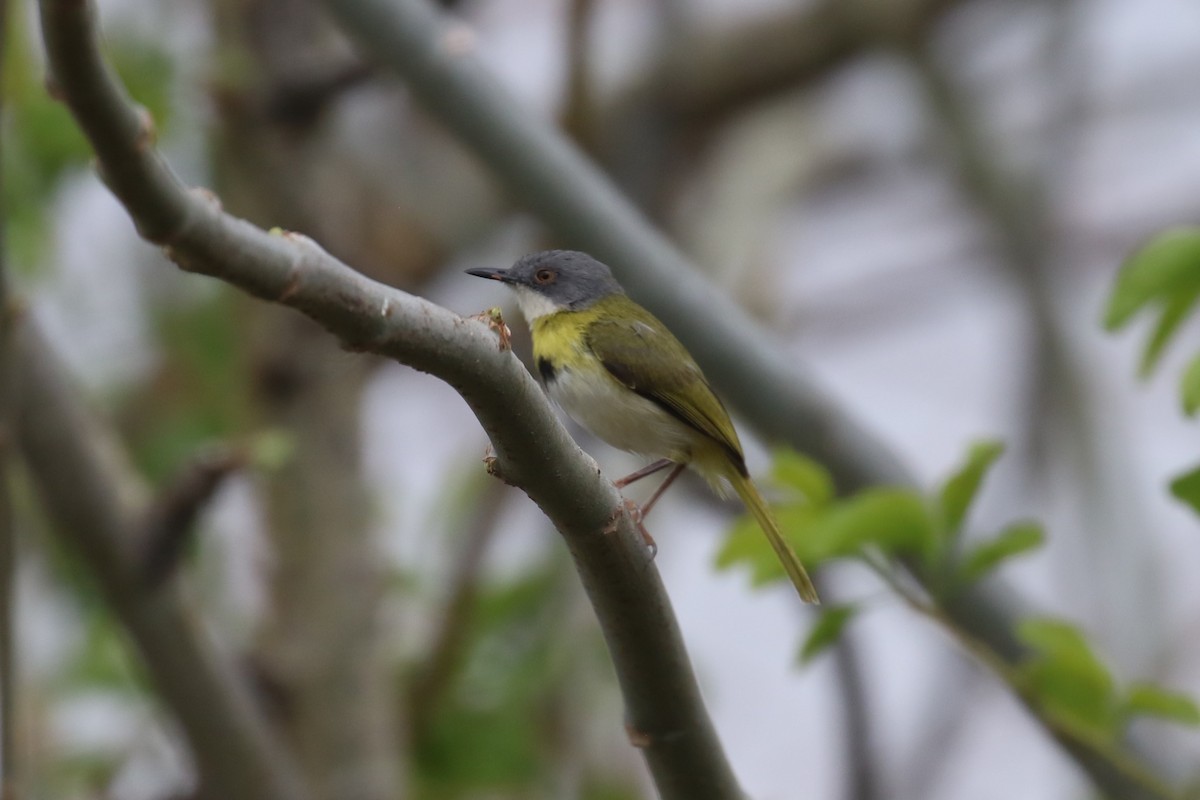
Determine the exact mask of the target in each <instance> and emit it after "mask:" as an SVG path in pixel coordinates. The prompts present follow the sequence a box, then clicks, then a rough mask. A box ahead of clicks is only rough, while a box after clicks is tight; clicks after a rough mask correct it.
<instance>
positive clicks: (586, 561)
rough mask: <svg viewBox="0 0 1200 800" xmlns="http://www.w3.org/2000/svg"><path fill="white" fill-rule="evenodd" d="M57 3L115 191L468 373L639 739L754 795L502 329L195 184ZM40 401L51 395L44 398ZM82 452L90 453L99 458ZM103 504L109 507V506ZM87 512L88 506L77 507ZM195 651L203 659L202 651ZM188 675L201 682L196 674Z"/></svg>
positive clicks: (77, 17) (176, 238)
mask: <svg viewBox="0 0 1200 800" xmlns="http://www.w3.org/2000/svg"><path fill="white" fill-rule="evenodd" d="M41 16H42V30H43V36H44V38H45V42H46V49H47V53H48V58H49V63H50V65H51V69H52V72H53V79H54V82H55V88H56V90H57V93H58V94H59V96H61V97H62V98H63V99H64V100H65V102H66V103H67V105H68V106H69V107H70V109H71V111H72V112H73V113H74V114H75V117H76V120H77V121H78V123H79V125H80V127H81V128H82V129H83V130H84V133H85V134H86V135H87V137H88V138H89V139H90V141H91V143H92V146H93V147H94V148H95V150H96V154H97V157H98V159H99V162H100V168H101V171H102V174H103V176H104V178H105V180H106V182H107V184H108V186H109V188H110V189H111V190H112V191H113V193H114V194H115V195H116V196H117V197H118V199H119V200H120V201H121V202H122V203H123V204H124V205H125V207H126V209H127V210H128V211H129V213H130V215H131V216H132V217H133V219H134V221H135V223H136V225H137V227H138V230H139V231H140V232H141V234H142V235H143V236H144V237H145V238H147V239H148V240H150V241H152V242H155V243H158V244H160V245H162V246H163V247H164V248H165V250H166V252H167V253H168V255H169V256H170V257H171V258H172V259H174V260H175V261H176V262H177V263H178V264H179V265H180V266H181V267H182V268H184V269H186V270H189V271H193V272H198V273H201V274H206V275H210V276H213V277H217V278H221V279H223V280H226V281H228V282H230V283H232V284H234V285H236V286H238V287H240V288H242V289H244V290H245V291H247V292H249V293H250V294H253V295H254V296H256V297H260V298H263V299H266V300H271V301H274V302H277V303H281V304H284V305H287V306H290V307H292V308H295V309H297V310H299V311H301V312H303V313H305V314H307V315H308V316H310V317H311V318H312V319H314V320H316V321H317V322H319V323H320V324H322V325H323V326H324V327H326V328H327V329H328V330H330V331H331V332H332V333H333V334H335V335H336V336H337V337H338V338H339V339H340V340H341V342H342V343H343V344H344V345H345V346H346V347H347V348H349V349H352V350H369V351H371V352H375V353H378V354H380V355H384V356H387V357H390V358H394V359H396V360H397V361H400V362H401V363H405V364H408V365H409V366H412V367H414V368H416V369H419V370H423V371H426V372H429V373H431V374H433V375H435V376H437V377H439V378H441V379H442V380H444V381H446V382H447V383H449V384H450V385H451V386H453V387H454V388H455V389H456V390H457V391H458V392H459V394H461V395H462V397H463V398H464V400H466V401H467V403H468V404H469V405H470V407H471V409H472V411H474V413H475V415H476V416H477V417H478V418H479V420H480V422H481V424H482V425H483V427H484V429H485V430H486V431H487V433H488V435H489V437H490V438H491V441H492V444H493V446H494V448H495V451H496V454H497V455H496V459H495V460H494V462H492V464H491V467H492V468H493V470H494V471H495V472H497V473H499V474H502V475H503V476H504V478H505V480H507V481H509V482H511V483H514V484H516V485H518V486H521V487H522V488H523V489H524V490H525V492H526V493H527V494H528V495H529V496H530V497H531V498H532V499H533V500H534V501H535V502H536V503H537V504H538V505H539V506H540V507H541V508H542V510H543V511H544V512H545V513H546V514H547V516H549V517H550V519H551V520H552V521H553V522H554V523H555V526H556V527H557V528H558V530H559V531H560V532H561V533H562V535H563V538H564V540H565V541H566V543H567V546H568V548H569V549H570V551H571V554H572V556H573V558H574V560H575V564H576V568H577V569H578V571H579V573H580V577H581V579H582V581H583V585H584V588H585V590H586V591H587V593H588V596H589V598H590V600H591V602H592V605H593V608H594V609H595V612H596V615H597V617H598V619H599V622H600V626H601V629H602V631H603V633H604V636H605V639H606V641H607V643H608V646H609V650H610V653H611V655H612V658H613V663H614V667H615V668H616V673H617V678H618V681H619V683H620V685H621V689H622V692H623V693H624V696H625V701H626V710H627V714H628V728H629V732H630V738H631V740H632V741H633V742H634V744H636V745H637V746H639V747H642V748H643V752H644V755H645V758H646V760H647V762H648V764H649V767H650V770H651V773H652V775H653V777H654V780H655V782H656V785H657V788H658V791H659V794H660V796H662V797H663V798H667V800H676V799H679V800H683V799H685V798H686V800H707V798H713V800H733V799H734V798H740V797H741V792H740V790H739V788H738V786H737V782H736V780H735V778H734V777H733V774H732V772H731V771H730V768H729V765H728V762H727V760H726V758H725V755H724V753H723V751H722V749H721V746H720V743H719V742H718V740H717V737H716V733H715V731H714V730H713V727H712V723H711V720H710V719H709V717H708V713H707V711H706V709H705V708H704V705H703V702H702V700H701V697H700V691H699V687H698V686H697V684H696V679H695V676H694V674H693V672H692V668H691V664H690V663H689V661H688V657H687V653H686V651H685V650H684V647H683V642H682V639H681V636H680V633H679V629H678V626H677V624H676V622H675V619H674V615H673V614H672V612H671V609H670V605H669V602H668V600H667V597H666V593H665V592H664V590H663V587H662V583H661V581H660V580H659V577H658V573H657V571H656V570H655V569H654V566H653V564H652V563H651V561H650V559H649V555H648V553H647V552H646V550H645V547H644V544H643V542H642V539H641V536H640V535H639V534H638V533H637V531H636V530H635V526H634V525H633V524H632V521H631V520H630V519H629V517H628V515H627V514H626V513H624V506H623V504H622V502H621V499H620V497H619V495H618V494H617V492H616V489H615V488H614V487H613V486H612V484H611V483H610V482H609V481H607V480H605V479H604V477H603V476H602V475H601V474H600V472H599V470H598V469H597V468H596V465H595V462H594V461H592V459H590V458H589V457H587V456H586V455H585V454H584V453H583V452H582V451H581V450H580V449H579V447H578V446H577V445H576V444H575V443H574V441H572V439H571V437H570V435H569V434H568V433H567V432H566V430H565V429H564V428H563V427H562V425H561V424H560V423H559V422H558V419H557V417H556V416H555V414H554V412H553V410H552V409H551V408H550V406H549V403H548V402H547V400H546V398H545V396H544V395H543V393H542V391H541V389H540V388H539V387H538V386H537V384H536V383H534V381H533V379H532V377H531V376H530V375H529V373H528V372H527V371H526V370H525V368H524V367H523V366H522V365H521V364H520V362H519V361H518V360H517V359H516V358H515V357H513V355H512V353H511V352H509V351H508V350H507V349H505V348H503V347H501V346H500V344H499V342H498V338H497V336H496V335H495V333H494V332H493V331H492V330H491V329H490V328H489V327H488V326H487V325H485V324H481V323H479V322H475V321H472V320H467V319H464V318H462V317H460V316H458V315H456V314H453V313H451V312H449V311H447V310H445V309H443V308H440V307H438V306H435V305H433V304H432V303H429V302H426V301H424V300H421V299H420V298H417V297H413V296H411V295H408V294H405V293H404V292H400V291H397V290H394V289H391V288H389V287H386V286H384V285H382V284H378V283H375V282H374V281H371V280H369V279H368V278H366V277H364V276H362V275H360V274H359V273H356V272H355V271H353V270H352V269H350V268H349V267H347V266H346V265H344V264H342V263H341V262H339V261H337V260H335V259H333V258H332V257H330V256H329V255H328V254H326V253H325V252H324V251H322V250H321V249H320V248H318V247H317V246H316V245H315V244H314V243H312V242H311V241H310V240H308V239H306V238H305V237H303V236H298V235H294V234H280V235H272V234H268V233H266V232H264V231H262V230H260V229H258V228H256V227H254V226H252V225H250V224H249V223H247V222H245V221H243V220H239V219H236V218H233V217H230V216H228V215H226V214H223V213H222V212H221V211H220V210H219V209H218V208H217V207H216V203H215V202H214V201H213V199H212V197H211V196H210V195H208V194H207V193H204V192H200V191H189V190H187V189H186V188H185V187H184V186H183V185H182V184H180V182H179V181H178V180H177V179H176V178H175V176H174V175H173V174H172V173H171V171H170V169H169V168H168V167H167V165H166V164H165V162H164V161H163V160H162V159H161V157H160V156H159V155H158V153H157V152H156V151H155V150H154V148H153V146H152V138H153V131H152V129H151V124H150V120H149V119H148V116H147V115H146V113H145V112H144V111H142V110H138V109H135V108H134V106H133V105H132V104H131V102H130V101H129V99H128V97H127V96H126V94H125V92H124V90H123V88H122V87H121V86H120V85H119V84H118V83H117V82H116V81H115V80H114V79H113V77H112V73H111V71H110V70H109V69H108V67H107V65H106V64H105V63H104V62H103V60H102V59H101V58H100V54H99V52H98V50H97V45H96V37H95V31H94V30H93V28H92V18H93V16H94V8H93V7H92V6H91V4H88V3H82V2H79V0H43V2H42V3H41ZM30 361H31V362H32V359H31V360H30ZM30 399H32V398H30ZM30 407H31V408H33V409H36V408H38V406H37V405H34V404H32V403H31V404H30ZM28 427H29V428H31V429H33V430H35V431H41V432H42V433H43V436H45V437H49V438H50V439H63V438H67V437H64V435H63V434H61V433H60V431H62V430H63V428H62V426H53V427H49V428H48V427H47V426H45V425H40V426H34V425H30V426H28ZM86 442H87V436H86V434H83V435H80V436H78V437H74V438H67V440H66V441H53V442H37V443H36V444H41V445H54V447H53V448H51V447H37V448H31V450H33V451H34V452H40V453H49V452H57V453H60V454H62V453H64V452H65V453H67V454H71V453H75V452H76V451H78V450H79V448H81V447H85V446H86ZM77 455H78V456H79V459H80V460H85V459H86V457H87V456H88V454H86V453H78V454H77ZM62 460H63V461H65V460H66V456H65V455H64V456H63V457H62ZM73 463H74V462H72V464H69V465H68V466H72V465H73ZM78 483H80V481H79V480H67V481H63V482H61V484H56V485H61V486H63V487H71V488H73V489H75V490H76V491H77V488H76V486H75V485H76V484H78ZM92 495H93V496H90V497H87V498H84V497H82V496H80V497H77V498H74V499H72V498H66V499H64V501H63V502H64V504H65V506H66V508H65V509H64V513H66V512H67V511H69V510H76V511H83V510H84V509H88V508H89V507H90V506H91V505H93V504H97V505H98V506H99V508H100V509H105V508H106V507H108V508H110V510H111V511H112V512H114V513H115V511H116V510H115V509H111V498H106V497H104V496H100V495H99V493H96V492H93V493H92ZM84 499H86V500H88V501H90V502H87V503H84V502H82V501H83V500H84ZM54 505H55V504H49V507H52V508H53V507H54ZM90 513H91V516H93V517H94V516H96V513H95V510H92V511H91V512H90ZM87 521H88V519H87V518H86V516H84V517H83V518H80V519H76V520H74V522H76V523H77V524H84V523H86V522H87ZM114 533H115V532H114ZM114 540H115V537H114ZM83 544H84V545H85V548H86V549H87V552H88V555H89V557H90V558H89V560H90V561H91V563H92V564H93V565H94V566H95V567H96V568H97V571H98V572H99V573H100V574H101V577H102V579H103V580H105V582H106V584H107V585H108V586H109V587H110V590H111V596H112V598H113V600H114V603H115V604H116V605H117V606H118V607H119V608H121V609H123V611H124V612H125V613H124V614H123V617H124V618H125V619H126V621H127V623H129V624H130V625H131V626H132V627H133V628H134V630H135V633H138V632H141V633H142V634H143V638H144V631H142V630H141V627H140V626H142V625H143V624H145V623H144V621H143V620H142V619H141V617H140V616H139V615H138V614H136V613H132V612H134V611H138V610H142V609H143V606H142V605H141V604H137V605H133V606H131V605H130V604H129V599H130V598H129V597H128V595H127V593H126V590H127V589H128V585H129V581H128V579H127V576H128V573H129V565H128V563H126V559H123V558H121V557H120V554H119V553H118V552H116V550H115V548H113V547H112V546H111V545H112V542H109V541H107V540H105V541H103V542H101V543H100V544H97V542H96V541H93V540H89V541H87V542H84V543H83ZM168 597H169V596H168ZM164 603H166V600H164V599H162V598H161V597H160V598H157V599H155V600H153V601H151V602H150V603H148V604H147V605H146V606H145V610H147V611H153V610H157V611H159V612H161V611H162V608H163V605H164ZM151 619H152V621H153V622H155V623H156V624H157V625H159V626H162V627H166V625H168V624H169V625H170V626H171V632H173V633H175V634H177V633H178V631H179V630H189V628H188V627H187V624H186V623H185V621H184V620H183V619H181V618H177V617H170V618H167V619H164V618H163V617H162V615H161V613H155V614H153V616H152V617H151ZM155 632H156V633H157V632H159V631H158V630H157V629H156V631H155ZM176 638H179V637H178V636H176ZM184 649H186V648H183V647H181V648H180V650H184ZM186 655H187V656H188V657H189V658H191V659H199V658H201V654H200V653H186ZM185 663H186V662H185ZM177 666H179V667H181V668H182V667H183V666H184V664H179V665H177ZM164 673H165V678H173V677H174V676H175V675H176V674H184V675H186V674H187V671H186V670H183V671H182V672H180V671H177V670H165V671H164ZM188 677H189V679H191V680H193V681H194V676H188ZM160 688H161V689H162V690H163V691H164V695H166V696H167V697H168V699H169V700H170V701H171V702H172V705H190V704H193V703H195V702H196V700H195V698H196V697H197V696H198V695H199V693H198V692H195V691H193V692H191V693H189V694H187V695H186V696H176V693H175V692H174V691H168V690H173V689H175V688H176V687H174V685H173V684H170V683H168V682H167V680H165V679H164V680H163V682H162V685H161V686H160ZM189 688H192V689H194V687H191V686H190V687H189ZM209 688H214V687H209ZM230 689H231V691H230V692H229V698H230V700H227V701H225V705H226V706H227V705H228V704H229V702H232V699H233V698H235V697H238V696H239V695H238V694H236V687H230ZM208 702H212V701H211V700H209V701H208ZM227 796H229V797H234V796H236V795H235V794H234V793H232V792H231V793H229V794H228V795H227ZM259 796H263V797H269V796H271V795H269V794H267V793H260V795H259ZM298 796H299V794H298V793H297V794H296V795H293V797H298Z"/></svg>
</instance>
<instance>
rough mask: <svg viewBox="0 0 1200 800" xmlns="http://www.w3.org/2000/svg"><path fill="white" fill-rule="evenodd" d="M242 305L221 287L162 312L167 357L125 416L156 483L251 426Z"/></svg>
mask: <svg viewBox="0 0 1200 800" xmlns="http://www.w3.org/2000/svg"><path fill="white" fill-rule="evenodd" d="M239 302H241V301H240V300H239V298H238V297H237V296H236V295H235V294H234V292H233V290H231V289H227V288H221V290H220V291H217V292H214V293H213V294H212V296H211V297H209V298H207V299H205V300H203V301H201V302H198V303H194V304H191V305H189V306H186V307H172V308H169V309H166V310H164V311H162V312H161V313H159V314H158V315H156V317H155V323H156V327H157V333H158V342H159V345H160V347H161V348H162V354H161V358H160V359H159V360H158V366H157V369H156V371H155V373H154V375H153V378H152V380H151V381H149V382H148V383H145V384H142V385H140V386H138V387H136V390H135V393H134V394H132V395H131V396H130V397H129V398H127V399H126V401H125V402H124V403H123V416H122V419H123V427H124V428H125V429H126V431H127V434H128V436H129V439H130V442H131V443H132V445H133V453H134V456H135V457H136V458H137V461H138V466H139V467H141V469H142V470H143V471H144V473H145V474H146V475H147V476H149V477H150V478H151V479H152V480H159V479H162V478H164V477H165V476H167V475H170V474H172V472H173V471H174V470H175V469H176V468H177V467H178V465H179V464H180V463H182V462H183V461H185V460H186V459H187V458H188V457H190V456H191V455H192V454H193V453H195V452H196V450H197V448H198V447H200V446H201V445H204V444H205V443H207V442H212V441H213V440H215V439H220V438H225V437H229V436H231V435H236V434H238V433H240V432H244V431H247V430H248V429H249V428H250V425H251V420H252V410H251V406H250V402H249V397H248V395H247V392H246V390H245V380H246V375H247V372H248V367H247V364H248V361H249V354H248V353H247V351H246V347H245V342H244V341H243V340H242V336H241V335H240V334H239V328H238V326H237V325H236V324H234V320H233V318H234V315H235V314H236V313H237V308H238V304H239Z"/></svg>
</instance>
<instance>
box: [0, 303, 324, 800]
mask: <svg viewBox="0 0 1200 800" xmlns="http://www.w3.org/2000/svg"><path fill="white" fill-rule="evenodd" d="M16 347H17V350H16V356H17V357H16V360H15V365H16V368H17V383H18V384H19V386H20V391H19V392H18V397H17V403H18V415H17V424H18V435H19V442H20V447H21V452H22V454H23V456H24V459H25V462H26V463H27V464H28V466H29V471H30V473H31V475H32V476H33V480H34V483H35V485H36V486H37V488H38V491H39V493H40V495H41V499H42V504H43V506H44V507H45V509H46V512H47V514H48V515H49V516H50V518H51V520H52V522H53V523H54V525H55V528H56V529H57V530H58V532H59V534H60V535H61V536H62V537H63V539H64V540H66V541H67V542H68V543H69V544H70V545H71V546H72V547H73V548H74V549H76V550H77V551H78V552H79V553H80V554H81V555H82V557H83V559H84V561H85V562H86V564H87V565H88V566H89V567H90V568H91V571H92V573H93V574H94V575H95V577H96V579H97V580H98V581H99V583H100V587H101V589H102V590H103V592H104V594H105V596H106V597H107V599H108V602H109V603H110V604H111V605H112V607H113V609H114V610H115V612H116V614H117V616H118V617H119V618H120V619H121V621H122V622H123V623H124V624H125V626H126V628H127V629H128V630H129V633H130V635H131V637H132V638H133V640H134V643H135V644H136V645H137V648H138V650H139V652H140V653H141V655H142V659H143V661H144V663H145V664H146V667H147V670H148V672H149V675H150V678H151V681H152V682H153V684H154V686H155V687H156V688H157V690H158V692H159V694H160V695H161V696H162V698H163V700H164V701H165V702H166V704H167V705H168V706H169V707H170V708H171V710H172V711H173V712H174V714H175V717H176V719H177V720H178V721H179V724H180V726H181V727H182V728H183V731H184V734H185V735H186V737H187V740H188V743H189V744H190V746H191V750H192V753H193V755H194V757H195V759H196V764H197V769H198V771H199V774H200V780H201V783H202V784H203V785H204V786H205V787H206V788H207V789H209V790H210V791H211V792H212V795H211V796H212V797H213V798H217V797H219V798H222V800H226V799H227V800H303V799H304V798H306V797H308V793H307V791H306V789H305V787H304V786H303V784H302V783H301V782H300V781H299V780H298V778H297V777H296V772H295V771H294V767H293V765H292V764H291V762H290V761H289V760H288V758H287V756H286V755H285V754H284V753H283V752H282V751H280V750H279V747H278V743H277V742H276V741H275V740H274V739H273V738H272V735H271V732H270V731H269V729H268V728H267V725H266V723H265V721H264V719H263V717H262V715H261V713H260V711H259V709H258V708H256V707H255V702H254V698H253V697H252V696H251V694H250V692H249V691H248V689H247V686H246V685H245V683H244V682H243V681H242V680H240V679H239V678H238V676H237V675H235V674H234V672H233V670H232V668H231V666H230V665H229V663H228V662H227V661H225V660H224V659H223V658H222V657H221V656H220V655H219V654H218V653H217V652H216V650H215V647H214V645H213V643H212V642H211V641H210V640H209V639H208V637H207V636H206V635H205V634H204V633H203V632H202V630H201V629H200V626H199V623H198V621H197V619H196V618H195V615H194V614H193V613H192V612H191V611H190V610H189V609H188V608H187V607H186V605H185V604H184V602H183V601H182V599H181V598H180V595H179V594H178V592H177V591H176V587H175V586H174V585H172V584H167V585H165V586H163V587H161V588H160V589H159V590H157V591H153V592H152V591H150V590H148V589H147V586H146V582H145V580H144V575H143V572H142V560H141V557H140V556H141V552H140V545H141V542H139V541H137V540H136V539H135V538H134V534H135V533H136V532H137V531H138V530H139V528H138V519H139V516H140V515H139V513H138V512H137V511H136V510H135V509H134V508H133V507H132V506H131V504H130V503H129V502H127V501H126V500H125V499H124V498H125V496H127V493H126V492H125V490H124V487H123V486H122V484H121V476H120V475H119V474H118V470H115V469H113V460H112V458H111V456H110V454H109V452H108V451H107V450H106V445H107V443H108V441H109V434H108V432H107V431H106V430H104V429H102V428H100V427H99V425H98V423H97V422H96V421H95V420H94V419H92V418H91V417H90V415H89V413H88V411H87V409H85V408H84V407H83V404H82V402H81V400H80V395H79V393H78V391H77V390H76V388H75V387H74V386H71V385H69V384H68V382H67V380H66V378H65V377H64V375H63V372H62V369H61V367H60V365H59V363H58V360H57V358H56V357H55V354H54V353H53V352H52V351H51V350H50V349H49V348H48V346H47V345H46V343H45V342H44V341H43V340H42V338H41V335H40V333H39V332H38V330H37V329H36V328H35V327H34V325H33V324H32V322H30V321H25V322H23V323H22V325H21V326H20V328H19V329H18V332H17V341H16Z"/></svg>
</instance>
